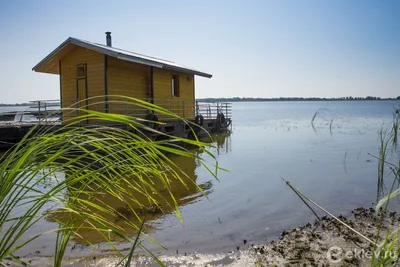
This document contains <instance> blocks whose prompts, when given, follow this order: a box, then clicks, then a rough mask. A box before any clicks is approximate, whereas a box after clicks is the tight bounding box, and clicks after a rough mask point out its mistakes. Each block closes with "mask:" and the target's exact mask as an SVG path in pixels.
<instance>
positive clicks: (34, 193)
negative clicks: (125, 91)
mask: <svg viewBox="0 0 400 267" xmlns="http://www.w3.org/2000/svg"><path fill="white" fill-rule="evenodd" d="M116 98H118V100H116V101H118V102H123V103H125V104H126V105H127V106H131V107H132V108H142V109H148V110H151V111H152V112H154V113H157V114H162V115H165V116H166V117H170V118H175V119H179V120H181V121H182V123H186V124H188V125H190V128H191V129H192V130H193V127H192V126H191V123H190V122H189V121H185V120H183V119H181V118H180V117H179V116H177V115H176V114H173V113H172V112H170V111H168V110H166V109H163V108H161V107H158V106H155V105H153V104H150V103H148V102H145V101H141V100H137V99H134V98H127V97H117V96H114V99H116ZM103 99H104V98H103ZM90 101H91V103H93V101H94V99H90ZM96 104H99V103H96ZM100 104H102V103H100ZM62 112H63V115H64V116H65V115H66V114H79V116H74V117H72V116H70V117H68V116H65V118H69V119H65V120H64V124H63V125H62V126H57V125H55V126H54V127H53V128H50V129H49V128H41V127H40V126H39V125H38V126H36V127H34V128H33V129H31V131H30V132H29V133H28V134H27V135H26V136H25V137H24V139H23V140H22V141H21V142H19V143H18V144H17V145H15V146H14V147H13V148H12V149H10V150H9V151H8V152H6V153H5V154H4V155H3V156H2V157H1V162H0V265H2V266H4V265H5V264H6V262H9V261H12V262H16V263H23V264H25V265H29V263H26V262H21V259H20V258H19V257H18V256H17V255H18V252H19V250H20V249H21V248H23V247H24V246H26V245H27V244H29V243H31V242H33V241H35V240H37V239H38V238H40V237H41V236H42V235H45V234H49V233H55V234H56V240H55V245H54V266H62V261H63V258H64V255H65V252H66V249H67V244H68V242H69V241H70V240H71V238H78V239H85V237H84V236H82V235H80V231H81V230H82V229H86V230H91V231H95V232H97V233H98V235H100V236H101V237H102V242H107V243H108V244H109V246H110V247H111V249H112V250H113V251H115V252H117V253H118V254H119V255H120V256H121V257H126V255H123V253H122V252H121V251H120V250H119V249H118V247H117V246H116V245H115V243H114V242H113V241H114V240H115V239H116V238H117V239H118V240H119V241H123V242H128V243H130V244H131V245H132V250H131V252H130V255H131V254H132V253H133V251H134V250H135V249H136V248H137V247H141V248H143V249H145V248H144V247H143V246H142V244H141V241H140V239H139V234H138V235H136V237H135V236H134V237H132V236H131V235H130V234H129V233H127V232H126V229H127V228H130V229H132V228H133V229H136V230H137V231H138V232H139V233H142V231H143V225H144V219H145V218H143V214H142V213H140V212H138V209H137V207H138V206H141V205H142V204H141V202H140V200H142V199H145V200H146V201H147V203H148V204H149V205H153V206H156V207H158V203H159V201H160V199H165V203H168V205H170V206H171V208H172V209H173V210H174V211H175V214H176V216H178V217H179V218H180V220H181V222H182V217H181V214H180V211H179V208H178V204H177V200H176V199H175V196H174V195H173V193H172V190H171V183H172V181H177V182H179V183H182V184H183V185H185V186H187V180H185V179H183V178H184V177H185V176H186V174H185V173H184V172H183V171H182V170H180V169H179V167H178V166H177V165H176V164H175V163H174V162H173V161H172V160H171V159H170V157H169V156H168V155H179V156H183V157H189V158H193V159H195V160H196V161H197V162H199V164H201V165H203V166H204V167H205V168H206V169H207V170H208V171H209V173H210V174H211V175H212V176H213V177H215V178H216V177H217V171H218V169H219V167H218V164H217V162H216V159H215V157H214V156H213V155H212V153H211V152H209V150H208V147H209V144H206V143H203V142H201V141H199V140H198V139H197V138H196V139H195V140H189V139H186V138H180V137H176V136H170V135H167V134H164V133H161V132H159V131H158V130H157V128H156V127H148V126H146V125H148V123H146V120H144V119H142V118H136V117H131V116H126V115H120V114H110V113H103V112H99V111H95V110H91V109H90V106H85V107H84V108H80V109H76V108H73V107H71V108H66V109H64V110H63V111H62ZM88 121H90V122H96V124H87V122H88ZM154 123H162V122H154ZM111 125H112V126H111ZM116 125H119V126H123V127H115V126H116ZM79 126H81V127H79ZM82 126H83V127H82ZM154 135H164V136H165V137H166V138H163V140H161V141H154V140H153V138H152V136H154ZM187 146H192V147H193V146H194V147H197V148H199V149H201V150H202V151H204V152H205V153H206V154H207V155H209V156H211V158H212V159H213V160H214V164H213V165H214V167H213V168H211V167H209V166H207V165H206V164H205V161H204V160H203V158H202V157H201V156H200V155H199V154H196V153H193V152H191V151H190V150H189V149H187V148H186V147H187ZM193 183H194V184H195V186H196V187H197V188H198V190H199V191H200V192H202V188H201V187H200V186H198V185H197V184H196V183H195V181H193ZM159 185H162V186H161V187H160V186H159ZM98 188H101V192H102V193H103V194H107V195H110V196H112V197H114V198H116V199H118V200H119V201H121V202H122V203H127V206H126V209H127V210H128V211H129V213H130V214H132V215H133V216H131V217H128V216H125V215H126V213H121V211H120V210H118V209H117V208H116V207H114V206H112V205H110V204H109V203H108V202H107V201H102V198H101V194H98V191H99V190H96V189H98ZM160 190H163V191H166V192H167V194H160ZM132 192H133V193H132ZM121 216H122V217H124V220H123V225H121V224H118V223H116V222H117V221H118V218H121ZM132 217H133V218H134V219H132ZM46 218H52V220H53V221H55V222H57V224H58V227H55V228H54V229H49V230H48V231H46V232H38V233H34V234H33V235H32V234H30V235H27V234H28V233H31V232H29V231H31V230H32V229H33V228H34V226H35V225H36V224H37V223H38V222H40V221H42V220H44V219H46ZM125 259H127V261H128V262H130V260H131V256H129V257H128V258H125ZM160 264H161V263H160Z"/></svg>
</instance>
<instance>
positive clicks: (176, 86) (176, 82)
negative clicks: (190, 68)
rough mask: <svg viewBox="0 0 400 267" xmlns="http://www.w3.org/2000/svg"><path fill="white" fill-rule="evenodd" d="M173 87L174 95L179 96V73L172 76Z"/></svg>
mask: <svg viewBox="0 0 400 267" xmlns="http://www.w3.org/2000/svg"><path fill="white" fill-rule="evenodd" d="M171 89H172V96H175V97H179V77H178V76H177V75H173V76H172V81H171Z"/></svg>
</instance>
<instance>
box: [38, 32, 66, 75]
mask: <svg viewBox="0 0 400 267" xmlns="http://www.w3.org/2000/svg"><path fill="white" fill-rule="evenodd" d="M70 41H71V37H69V38H68V39H67V40H65V41H64V42H62V43H61V44H60V45H59V46H57V48H56V49H54V50H53V51H52V52H51V53H50V54H48V55H47V56H46V57H45V58H43V59H42V60H41V61H40V62H39V63H38V64H36V65H35V66H34V67H33V68H32V70H33V71H38V69H39V68H40V66H41V65H43V64H44V63H46V62H47V61H48V60H49V59H50V58H51V57H52V56H54V55H55V54H56V53H57V52H58V51H60V50H61V49H62V48H63V47H64V46H65V45H66V44H68V43H69V42H70Z"/></svg>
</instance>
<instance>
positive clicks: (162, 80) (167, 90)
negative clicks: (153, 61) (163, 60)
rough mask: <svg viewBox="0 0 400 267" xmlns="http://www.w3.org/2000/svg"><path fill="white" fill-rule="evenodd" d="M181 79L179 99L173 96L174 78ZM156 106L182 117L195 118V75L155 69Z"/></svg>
mask: <svg viewBox="0 0 400 267" xmlns="http://www.w3.org/2000/svg"><path fill="white" fill-rule="evenodd" d="M173 75H177V76H178V77H179V78H178V79H179V97H175V96H173V95H172V76H173ZM154 99H155V102H154V104H157V105H160V106H162V107H165V108H167V109H169V110H171V111H172V112H174V113H176V114H177V115H179V116H181V117H185V118H187V119H193V118H194V114H195V113H194V75H190V74H183V73H177V72H172V71H168V70H163V69H156V68H154Z"/></svg>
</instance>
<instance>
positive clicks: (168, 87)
mask: <svg viewBox="0 0 400 267" xmlns="http://www.w3.org/2000/svg"><path fill="white" fill-rule="evenodd" d="M81 64H84V65H85V66H86V82H87V86H86V88H87V96H88V97H89V98H90V97H96V96H97V98H95V99H92V100H89V101H88V104H89V107H88V108H89V109H94V110H98V111H103V112H104V111H105V105H104V103H98V102H102V101H104V95H105V76H104V73H105V56H104V55H103V54H100V53H97V52H94V51H90V50H86V49H84V48H80V47H77V48H76V49H74V50H73V51H72V52H71V53H70V54H68V55H67V56H65V57H64V58H63V59H62V60H61V87H62V95H61V98H62V104H63V107H64V108H65V107H68V106H71V105H72V104H74V103H76V102H77V101H78V96H77V80H76V67H77V66H78V65H81ZM173 75H177V76H178V79H179V97H175V96H173V95H172V77H173ZM107 79H108V95H110V96H109V97H108V100H109V101H110V102H109V104H108V111H109V112H110V113H119V114H130V115H134V116H139V117H142V118H143V117H145V115H146V114H147V110H132V108H133V106H132V105H127V104H124V103H115V100H119V101H124V100H122V99H121V98H118V99H117V98H115V97H114V98H113V97H111V95H120V96H128V97H133V98H139V99H145V100H149V99H150V97H151V92H150V90H151V89H150V87H151V80H150V79H151V75H150V67H149V66H145V65H141V64H137V63H133V62H127V61H122V60H119V59H116V58H113V57H110V56H108V57H107ZM153 79H154V99H155V100H154V103H155V104H157V105H160V106H162V107H164V108H167V109H169V110H171V111H172V112H174V113H176V114H178V115H179V116H182V117H185V118H187V119H193V118H194V114H195V112H194V109H195V106H194V75H190V74H183V73H177V72H173V71H168V70H164V69H158V68H154V70H153ZM113 101H114V102H113ZM94 103H97V104H96V105H94ZM77 115H78V114H76V113H72V114H71V113H70V114H66V113H64V114H63V120H66V119H71V118H73V117H74V116H77ZM158 115H159V114H158ZM159 118H160V119H162V118H165V117H163V116H159ZM91 122H94V121H91Z"/></svg>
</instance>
